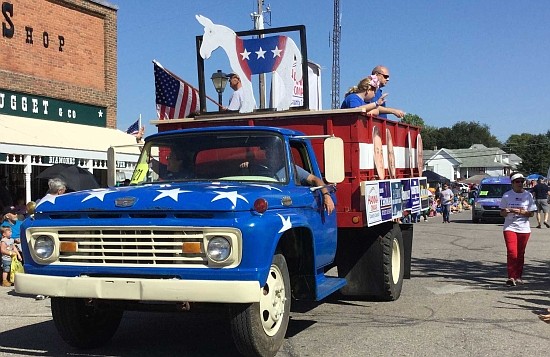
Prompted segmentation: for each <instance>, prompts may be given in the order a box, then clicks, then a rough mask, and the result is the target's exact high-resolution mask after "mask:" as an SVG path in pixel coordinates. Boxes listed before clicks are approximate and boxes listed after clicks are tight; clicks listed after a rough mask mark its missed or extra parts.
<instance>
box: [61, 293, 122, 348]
mask: <svg viewBox="0 0 550 357" xmlns="http://www.w3.org/2000/svg"><path fill="white" fill-rule="evenodd" d="M51 305H52V316H53V320H54V322H55V327H56V328H57V331H58V332H59V334H60V335H61V338H63V340H64V341H65V342H67V343H68V344H69V345H71V346H73V347H77V348H94V347H98V346H101V345H104V344H105V343H107V342H109V341H110V340H111V338H112V337H113V335H114V334H115V332H116V330H117V328H118V325H119V324H120V320H121V319H122V314H123V311H122V310H119V309H113V308H108V307H102V308H99V307H98V306H96V305H95V304H88V300H87V299H72V298H54V297H52V299H51Z"/></svg>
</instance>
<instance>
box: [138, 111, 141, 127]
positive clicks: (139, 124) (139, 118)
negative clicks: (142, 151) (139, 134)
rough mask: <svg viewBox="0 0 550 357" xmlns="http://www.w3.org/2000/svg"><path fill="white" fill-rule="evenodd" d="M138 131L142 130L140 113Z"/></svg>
mask: <svg viewBox="0 0 550 357" xmlns="http://www.w3.org/2000/svg"><path fill="white" fill-rule="evenodd" d="M138 130H141V113H139V122H138Z"/></svg>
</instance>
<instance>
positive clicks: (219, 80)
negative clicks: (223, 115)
mask: <svg viewBox="0 0 550 357" xmlns="http://www.w3.org/2000/svg"><path fill="white" fill-rule="evenodd" d="M210 79H211V80H212V84H214V88H216V92H218V102H220V104H222V105H223V102H222V94H223V91H224V90H225V85H226V84H227V76H226V75H225V74H224V73H222V71H221V69H218V71H217V72H214V73H212V77H211V78H210ZM218 110H219V111H221V110H222V108H221V107H220V108H219V109H218Z"/></svg>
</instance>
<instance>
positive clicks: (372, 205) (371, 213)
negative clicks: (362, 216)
mask: <svg viewBox="0 0 550 357" xmlns="http://www.w3.org/2000/svg"><path fill="white" fill-rule="evenodd" d="M365 207H366V213H367V225H368V226H369V227H370V226H374V225H376V224H378V223H381V222H382V212H381V209H380V186H379V184H378V182H377V181H373V182H369V183H366V184H365Z"/></svg>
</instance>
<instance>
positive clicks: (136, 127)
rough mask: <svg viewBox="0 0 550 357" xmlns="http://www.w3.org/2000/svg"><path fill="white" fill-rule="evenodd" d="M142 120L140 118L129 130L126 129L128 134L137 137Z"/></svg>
mask: <svg viewBox="0 0 550 357" xmlns="http://www.w3.org/2000/svg"><path fill="white" fill-rule="evenodd" d="M140 119H141V118H138V120H136V121H135V122H134V123H133V124H132V125H130V126H129V127H128V129H126V134H131V135H134V136H135V135H137V134H138V133H139V128H140Z"/></svg>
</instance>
